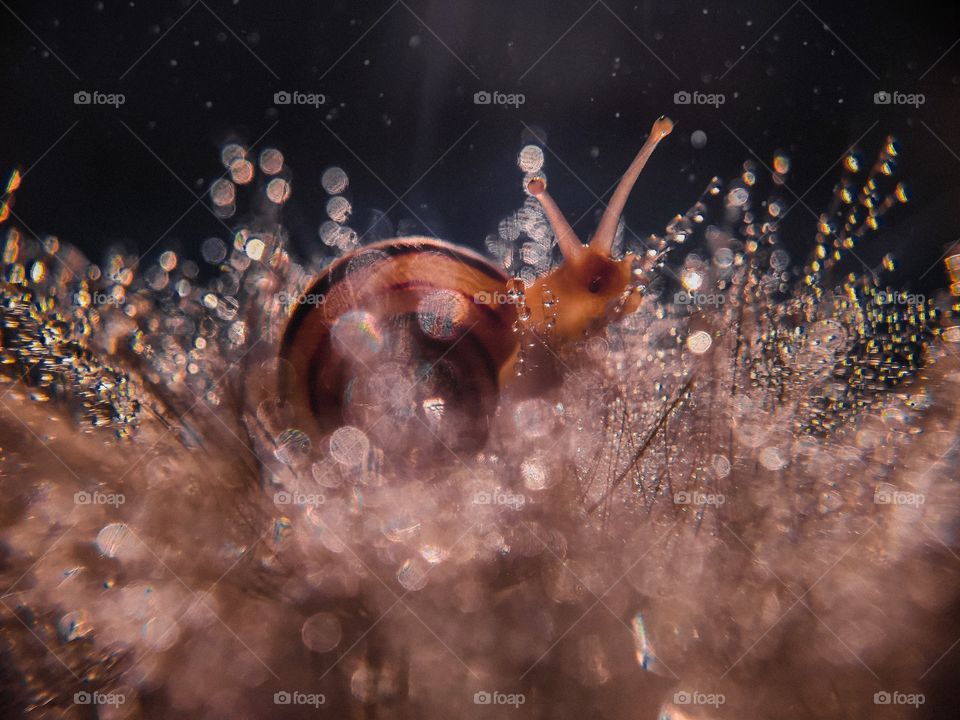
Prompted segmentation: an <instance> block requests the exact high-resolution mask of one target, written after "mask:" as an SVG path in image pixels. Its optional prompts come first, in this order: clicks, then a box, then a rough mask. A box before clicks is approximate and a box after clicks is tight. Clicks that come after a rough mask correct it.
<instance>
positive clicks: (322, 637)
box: [300, 612, 343, 653]
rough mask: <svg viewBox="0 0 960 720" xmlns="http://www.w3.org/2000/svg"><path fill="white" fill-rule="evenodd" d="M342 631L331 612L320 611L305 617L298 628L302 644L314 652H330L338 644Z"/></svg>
mask: <svg viewBox="0 0 960 720" xmlns="http://www.w3.org/2000/svg"><path fill="white" fill-rule="evenodd" d="M342 634H343V631H342V630H341V628H340V621H339V620H338V619H337V617H336V616H335V615H334V614H333V613H327V612H321V613H317V614H316V615H313V616H311V617H309V618H307V620H306V622H304V623H303V628H302V629H301V630H300V637H301V638H302V639H303V644H304V645H306V646H307V647H308V648H310V649H311V650H313V651H314V652H319V653H324V652H330V651H331V650H333V649H334V648H335V647H336V646H337V645H339V644H340V638H341V637H342Z"/></svg>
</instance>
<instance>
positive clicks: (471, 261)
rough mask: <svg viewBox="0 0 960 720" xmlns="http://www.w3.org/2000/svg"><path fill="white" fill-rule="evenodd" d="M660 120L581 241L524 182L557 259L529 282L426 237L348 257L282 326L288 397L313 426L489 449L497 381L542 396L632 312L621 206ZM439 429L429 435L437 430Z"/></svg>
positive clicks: (663, 123) (535, 186)
mask: <svg viewBox="0 0 960 720" xmlns="http://www.w3.org/2000/svg"><path fill="white" fill-rule="evenodd" d="M672 127H673V125H672V123H671V122H670V120H668V119H666V118H660V119H658V120H657V121H656V122H655V123H654V125H653V129H652V130H651V133H650V136H649V137H648V139H647V141H646V142H645V143H644V145H643V147H642V148H641V150H640V152H639V153H638V154H637V156H636V158H635V159H634V161H633V162H632V163H631V165H630V167H629V168H628V170H627V172H626V173H625V174H624V176H623V178H622V179H621V181H620V184H619V186H618V187H617V189H616V191H615V192H614V194H613V197H612V198H611V201H610V204H609V205H608V207H607V209H606V210H605V212H604V214H603V217H602V218H601V220H600V224H599V226H598V228H597V232H596V233H595V235H594V237H593V238H592V240H591V242H590V244H589V245H585V244H583V243H582V242H581V241H580V240H579V239H578V238H577V236H576V235H575V233H574V231H573V229H572V228H571V227H570V225H569V223H568V222H567V221H566V219H565V218H564V216H563V213H562V212H561V211H560V210H559V208H558V207H557V205H556V203H555V202H554V201H553V199H552V198H551V197H550V195H549V194H548V193H547V189H546V181H545V180H544V179H543V178H540V177H534V178H532V179H530V180H529V181H528V183H527V190H528V191H529V192H530V194H531V195H533V196H534V197H536V198H537V200H538V201H539V202H540V204H541V206H542V207H543V209H544V212H545V214H546V216H547V219H548V220H549V221H550V224H551V226H552V227H553V230H554V233H555V235H556V238H557V244H558V246H559V248H560V251H561V253H562V255H563V261H562V262H561V263H560V264H559V266H557V267H556V268H555V269H553V270H552V271H551V272H549V273H547V274H545V275H544V276H542V277H540V278H538V279H537V280H536V281H534V282H533V283H531V285H530V286H529V287H527V288H525V289H520V283H519V281H515V280H512V279H510V278H508V277H507V276H506V275H505V274H504V273H503V271H501V270H500V269H499V268H497V267H495V266H494V265H493V264H492V263H490V262H489V261H488V260H486V259H485V258H483V257H482V256H481V255H479V254H477V253H475V252H473V251H472V250H468V249H466V248H462V247H458V246H456V245H453V244H451V243H448V242H444V241H441V240H435V239H431V238H425V237H407V238H395V239H390V240H384V241H381V242H378V243H375V244H372V245H368V246H365V247H363V248H361V249H359V250H356V251H354V252H352V253H349V254H347V255H345V256H344V257H342V258H340V259H339V260H337V261H336V262H334V263H333V264H332V265H331V266H330V267H329V268H327V270H325V271H324V272H323V273H322V274H321V275H320V276H319V277H318V278H317V279H316V280H315V281H314V282H313V284H312V285H311V286H310V288H309V290H307V292H306V297H312V298H320V299H321V302H318V303H316V304H301V305H300V306H298V308H297V309H296V311H295V312H294V313H293V315H292V316H291V318H290V319H289V321H288V324H287V327H286V330H285V332H284V337H283V341H282V344H281V350H280V355H281V357H282V359H283V360H285V361H286V362H287V363H288V365H287V368H288V372H287V373H286V374H285V377H284V379H283V380H282V387H281V396H282V398H283V399H284V400H289V401H291V403H292V405H293V407H294V408H295V412H296V413H297V420H298V422H299V423H300V425H301V426H302V427H306V428H310V429H311V430H312V431H313V432H314V433H315V434H320V435H323V434H325V433H329V432H331V431H332V430H334V429H336V428H337V427H339V426H342V425H345V424H349V425H354V426H357V427H360V428H361V429H363V430H364V432H366V433H367V434H368V435H371V440H373V441H374V442H375V443H377V445H378V446H380V447H383V448H384V449H391V448H395V449H398V450H399V449H405V448H410V447H414V446H422V445H423V439H424V437H425V438H426V440H427V443H428V444H429V445H431V446H434V447H436V446H438V445H439V446H441V447H445V448H446V449H447V450H449V451H451V452H454V453H457V452H461V451H475V450H477V449H479V448H480V447H482V445H483V443H484V442H485V440H486V437H487V434H488V424H489V421H490V418H491V417H492V415H493V413H494V412H495V410H496V407H497V404H498V401H499V396H500V391H501V388H504V389H507V390H510V391H514V392H522V393H527V394H529V393H536V392H537V389H538V388H542V387H544V386H545V385H548V384H549V383H550V382H551V378H552V377H554V376H555V375H556V368H555V364H554V363H553V359H554V358H556V357H557V352H558V351H559V350H561V349H562V347H563V346H564V345H566V344H568V343H570V342H573V341H576V340H579V339H583V338H584V337H587V336H589V335H591V334H593V333H596V332H598V331H602V329H603V328H604V327H605V326H606V324H607V323H609V322H610V321H612V320H614V319H616V318H617V317H619V316H622V315H623V314H625V313H628V312H631V311H632V310H633V309H635V308H636V306H637V303H638V301H639V295H638V293H637V292H636V291H635V290H636V287H635V283H634V282H633V277H634V273H635V271H637V269H638V268H640V269H641V270H642V269H643V263H642V260H641V259H639V258H637V257H635V256H634V255H632V254H629V253H628V254H626V255H625V256H624V257H622V258H613V257H612V256H611V253H612V249H613V242H614V237H615V234H616V230H617V224H618V223H619V218H620V214H621V212H622V210H623V206H624V204H625V203H626V199H627V197H628V195H629V193H630V190H631V189H632V187H633V184H634V183H635V182H636V179H637V177H638V176H639V174H640V171H641V170H642V169H643V166H644V165H645V164H646V161H647V159H648V158H649V157H650V155H651V154H652V152H653V149H654V147H655V146H656V144H657V143H658V142H659V141H660V140H661V139H662V138H663V137H665V136H666V135H667V134H669V132H670V131H671V129H672ZM431 436H432V437H431Z"/></svg>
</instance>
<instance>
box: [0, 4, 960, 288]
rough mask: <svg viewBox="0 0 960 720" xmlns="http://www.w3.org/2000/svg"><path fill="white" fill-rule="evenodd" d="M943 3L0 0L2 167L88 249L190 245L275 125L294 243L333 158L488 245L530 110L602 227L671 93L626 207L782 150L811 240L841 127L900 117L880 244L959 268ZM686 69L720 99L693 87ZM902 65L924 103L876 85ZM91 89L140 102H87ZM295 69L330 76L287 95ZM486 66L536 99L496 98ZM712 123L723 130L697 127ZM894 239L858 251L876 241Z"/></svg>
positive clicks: (958, 152)
mask: <svg viewBox="0 0 960 720" xmlns="http://www.w3.org/2000/svg"><path fill="white" fill-rule="evenodd" d="M950 5H952V7H947V4H940V3H929V4H924V3H911V4H910V5H909V6H908V5H904V4H903V3H902V2H901V3H884V2H845V3H835V2H824V1H822V0H801V1H797V2H794V1H793V0H778V1H776V2H739V3H731V2H722V3H721V2H698V3H687V2H652V1H647V2H640V3H633V2H619V1H617V0H603V1H602V2H593V3H592V2H591V1H590V0H582V1H577V2H574V1H572V0H571V1H568V2H548V1H546V0H542V1H541V0H531V1H524V2H516V1H502V2H501V1H500V0H485V1H482V2H467V1H465V0H464V1H459V2H455V1H452V0H434V1H424V0H403V2H396V3H391V2H389V1H388V2H358V1H356V0H354V1H351V2H346V1H332V2H313V1H310V2H269V3H268V2H260V3H254V2H252V1H251V0H199V1H197V2H194V1H193V0H162V1H158V2H147V1H146V0H138V1H137V2H111V1H110V0H103V1H102V2H97V1H96V0H79V1H78V0H70V2H14V1H13V0H2V2H0V28H2V35H0V53H2V57H3V63H2V70H0V87H2V91H3V93H2V97H3V106H4V107H3V112H2V113H0V169H2V170H3V172H4V173H5V172H6V171H7V170H8V169H9V168H11V167H19V168H20V169H21V170H23V171H27V174H26V177H25V179H24V183H23V187H22V189H21V190H20V192H19V193H18V195H17V203H16V205H15V206H14V212H15V214H16V221H18V222H19V223H20V224H21V225H22V226H25V227H27V228H28V229H29V230H30V231H32V232H34V233H39V234H46V233H53V234H56V235H58V236H60V237H61V238H62V239H63V240H66V241H69V242H72V243H74V244H76V245H78V246H80V247H81V248H82V249H83V250H84V251H85V252H87V253H88V254H89V255H90V256H91V257H92V258H93V259H99V258H100V257H101V256H102V253H103V250H104V248H105V247H106V246H107V245H108V244H109V243H112V242H115V241H122V242H123V243H125V244H126V245H127V246H128V247H130V248H131V249H137V250H139V251H141V252H143V251H147V250H148V248H150V251H149V253H148V254H149V255H155V254H156V253H157V252H159V251H160V250H161V249H162V248H165V247H169V246H173V247H179V248H180V249H182V250H183V251H184V252H185V253H186V254H187V255H189V256H194V257H198V256H199V243H200V242H201V241H202V239H203V238H205V237H208V236H210V235H219V236H221V237H225V235H226V228H225V227H224V225H223V224H222V223H220V222H219V221H218V220H217V219H216V218H214V217H213V216H212V214H211V213H210V211H209V209H208V208H209V204H210V203H209V199H208V198H206V197H204V198H203V199H202V200H201V202H197V197H196V195H202V194H203V193H204V192H205V191H206V190H207V189H209V186H210V183H211V182H212V180H214V179H215V178H216V177H218V176H219V175H221V174H222V173H223V166H222V165H221V164H220V162H219V149H220V147H221V146H222V145H223V143H224V142H225V141H227V140H228V139H240V140H243V141H246V142H253V141H256V140H257V139H258V138H261V136H263V137H262V139H260V140H259V143H258V144H257V145H256V146H255V150H256V151H259V150H261V149H263V148H265V147H277V148H279V149H280V150H282V151H283V153H284V155H285V157H286V159H287V163H288V165H289V166H290V167H291V168H292V173H293V174H292V178H293V192H294V194H293V197H292V199H291V202H290V203H289V205H288V206H287V209H286V210H285V217H284V219H285V222H286V223H287V224H288V226H289V227H290V229H291V232H292V235H293V238H294V241H295V243H296V245H298V246H299V247H300V248H306V247H309V246H310V245H311V244H316V243H318V242H319V241H318V239H317V232H316V231H317V227H318V225H319V223H320V222H321V221H322V220H324V219H325V216H324V210H323V208H324V203H325V201H326V197H327V196H326V194H325V193H324V192H323V189H322V187H321V185H320V176H321V173H322V171H323V170H324V169H325V168H326V167H329V166H330V165H339V166H341V167H343V168H344V169H345V170H346V171H347V172H348V174H349V176H350V181H351V184H350V188H349V190H348V195H349V197H350V198H351V199H352V201H353V203H354V208H355V210H356V211H357V212H356V215H355V222H354V223H353V225H354V226H355V227H356V228H357V229H358V230H359V231H361V232H362V231H363V230H364V229H365V225H366V223H367V222H368V221H369V213H370V211H371V210H373V209H379V210H388V209H389V212H388V216H389V218H390V220H391V222H392V223H393V225H394V227H396V226H397V224H398V223H401V222H404V227H405V228H406V229H407V230H414V229H415V230H419V231H422V232H425V233H426V234H437V235H440V236H442V237H444V238H446V239H449V240H453V241H455V242H459V243H463V244H468V245H471V246H473V247H481V246H482V241H483V238H484V236H485V235H486V234H487V233H490V232H495V231H496V226H497V222H498V221H499V220H500V219H501V218H502V217H503V216H505V215H506V214H507V213H509V212H510V211H512V210H515V209H516V208H517V207H518V206H519V205H520V203H521V202H522V200H523V196H522V194H521V190H520V182H519V181H520V173H519V171H518V169H517V167H516V163H515V157H516V153H517V151H518V150H519V149H520V148H521V147H522V146H523V144H524V142H525V139H524V137H523V132H524V123H526V124H527V125H529V126H531V127H533V126H536V127H539V128H541V129H542V130H543V131H544V132H545V134H546V136H547V139H548V148H549V151H548V157H547V164H546V170H547V172H548V174H549V176H550V180H551V191H552V193H553V194H554V197H555V198H556V199H557V201H558V202H559V204H560V205H561V207H562V208H563V209H564V211H565V212H566V214H567V215H568V216H569V217H570V219H571V220H576V219H577V218H581V216H584V214H586V217H584V218H583V219H582V220H580V221H579V222H578V223H577V224H576V229H577V230H578V231H579V232H580V234H581V235H582V236H586V235H588V234H589V233H590V232H591V231H592V229H593V226H594V223H595V217H594V213H593V212H590V213H588V211H590V210H591V209H593V210H594V211H596V210H597V208H598V206H596V205H595V202H596V195H603V194H604V193H605V192H606V191H607V190H608V189H609V188H610V186H611V184H612V183H613V182H615V180H616V179H617V178H618V177H619V174H620V173H621V172H622V171H623V169H624V168H625V166H626V164H627V163H628V161H629V160H630V158H631V157H632V155H633V153H634V152H635V151H636V149H637V147H638V145H639V143H640V142H641V141H642V139H643V137H644V136H645V134H646V132H647V131H648V129H649V126H650V123H651V121H652V120H653V119H654V118H655V117H656V116H657V115H660V114H662V113H666V114H668V115H670V116H671V117H672V118H674V119H675V120H676V121H677V122H678V127H677V130H676V131H675V133H674V135H673V136H672V137H671V138H670V139H669V140H668V141H667V142H665V143H664V146H663V147H662V149H661V150H660V151H658V154H657V156H656V157H655V159H654V160H653V161H652V163H651V166H650V167H649V170H648V175H647V176H646V177H645V178H644V179H643V180H641V182H640V185H639V187H638V191H637V193H636V195H635V196H634V197H633V198H632V200H631V202H630V203H629V205H628V207H627V212H626V215H627V218H628V221H629V223H630V225H631V228H632V229H633V230H635V231H636V232H638V233H640V234H641V235H643V234H646V233H649V232H654V231H660V230H662V229H663V226H664V224H665V223H666V222H667V221H668V220H669V218H670V217H671V216H672V215H673V214H675V213H676V212H678V211H679V212H682V211H684V210H685V209H686V208H687V207H688V206H689V205H690V204H691V203H692V202H693V201H694V200H696V198H697V196H698V195H699V193H700V192H701V191H702V189H703V187H704V186H705V185H706V183H707V182H708V181H709V179H710V177H711V176H713V175H715V174H716V175H719V176H721V177H723V178H730V177H732V176H734V175H736V174H737V173H738V172H739V168H740V165H741V163H742V162H743V160H745V159H749V158H751V157H752V153H756V155H757V156H759V158H761V159H762V160H763V161H764V162H765V163H767V164H770V162H771V158H772V155H773V152H774V151H775V150H777V149H783V150H785V151H786V152H787V153H788V154H789V155H790V156H791V158H792V162H793V169H792V174H791V177H790V178H789V179H788V188H789V191H788V190H784V191H783V193H782V194H783V196H784V198H785V199H786V200H787V201H788V204H792V203H793V202H794V201H795V196H794V195H791V193H790V191H793V193H795V195H799V196H802V197H803V202H804V203H805V204H806V205H807V206H809V208H810V210H808V209H807V208H805V207H803V206H802V205H801V206H798V207H797V208H796V209H795V210H792V211H791V212H790V215H789V218H788V220H787V221H786V223H785V229H786V234H787V235H789V236H791V237H792V238H794V241H795V242H802V243H808V242H809V241H811V240H812V238H813V232H814V228H815V218H814V216H813V213H812V212H811V211H817V212H819V211H820V210H822V209H824V208H825V207H826V205H827V203H828V201H829V198H830V193H831V189H832V186H833V183H834V182H835V180H836V179H837V178H838V177H839V174H840V166H839V164H838V161H839V160H840V158H841V156H842V155H843V153H844V151H845V150H846V148H847V147H848V146H849V145H850V144H851V143H852V142H854V141H855V140H857V139H858V138H861V136H863V137H862V140H861V141H860V147H861V148H862V150H863V155H864V158H865V159H867V160H869V161H872V159H873V157H874V156H875V153H876V151H877V150H878V149H879V148H880V147H881V145H882V143H883V140H884V138H885V136H886V135H887V134H888V133H893V134H895V135H896V136H897V137H898V138H899V140H900V142H901V145H902V151H903V153H902V162H901V163H900V167H899V170H898V172H899V174H900V176H901V177H902V178H903V179H905V180H906V181H907V182H908V183H909V184H910V186H911V187H912V188H913V198H914V199H913V201H912V202H911V203H910V204H909V205H907V206H906V207H904V208H898V209H897V211H896V213H895V214H894V215H893V216H892V217H891V218H890V223H889V226H888V227H887V228H886V229H885V232H884V233H883V234H882V236H881V237H882V243H881V244H878V245H877V248H880V250H883V251H886V250H893V251H894V252H896V253H897V254H898V255H899V257H900V258H901V260H902V261H903V263H904V265H903V270H902V274H901V278H900V280H901V282H903V283H905V284H911V282H912V283H913V284H915V285H916V284H917V283H919V284H921V285H924V284H930V283H933V285H942V283H943V282H944V277H943V274H942V272H941V271H940V269H939V265H938V264H937V260H938V258H939V257H940V255H941V252H942V250H943V247H944V245H945V243H947V242H950V241H953V240H956V239H957V237H958V234H960V233H958V232H957V229H956V208H957V205H958V201H960V192H958V186H960V157H958V156H960V127H958V125H957V124H956V122H955V120H954V118H955V117H956V110H957V109H958V102H957V97H958V90H960V45H958V46H955V45H954V43H956V42H957V40H958V39H960V9H958V7H957V4H956V3H952V4H950ZM825 25H826V27H825ZM828 28H829V29H828ZM684 89H685V90H690V91H693V90H700V91H703V92H722V93H724V94H725V95H726V103H725V104H724V105H723V106H722V107H720V108H719V109H714V108H712V107H696V106H690V105H688V106H677V105H675V104H674V102H673V95H674V93H675V92H677V91H678V90H684ZM884 89H886V90H888V91H893V90H899V91H901V92H912V93H923V94H924V95H925V96H926V102H925V104H924V105H922V106H921V107H920V108H919V109H915V108H913V107H906V106H899V107H897V106H880V105H876V104H874V102H873V94H874V93H875V92H877V91H878V90H884ZM78 90H90V91H92V90H99V91H101V92H107V93H111V92H113V93H117V92H119V93H123V94H124V95H125V97H126V102H125V104H124V105H123V106H121V107H120V108H119V109H114V108H112V107H94V106H78V105H75V104H74V103H73V95H74V93H75V92H76V91H78ZM280 90H289V91H293V90H299V91H301V92H314V93H323V94H324V95H325V96H326V99H327V101H326V104H325V105H324V106H323V107H321V108H320V109H313V108H311V107H308V106H283V107H279V108H278V107H276V106H275V105H274V104H273V95H274V93H275V92H277V91H280ZM479 90H499V91H501V92H519V93H523V94H524V95H525V97H526V102H525V103H524V104H523V105H522V107H520V108H519V109H515V108H509V107H502V106H478V105H475V104H474V103H473V94H474V93H475V92H477V91H479ZM124 123H125V124H126V126H125V125H124ZM474 123H476V125H474ZM874 123H875V124H874ZM471 127H472V129H471ZM694 130H702V131H703V132H705V133H706V136H707V144H706V146H705V147H703V148H702V149H695V148H693V147H691V145H690V142H689V138H690V133H691V132H693V131H694ZM264 133H266V135H264ZM464 133H466V135H464ZM864 133H866V134H865V135H864ZM461 136H463V137H462V139H461V140H460V141H459V142H457V140H458V138H461ZM451 146H452V147H451ZM591 150H592V151H593V155H596V157H593V156H592V154H591ZM551 153H555V155H552V154H551ZM440 158H442V160H440V162H437V161H438V159H440ZM435 163H437V164H436V165H434V164H435ZM431 166H433V167H432V169H431ZM428 170H429V172H428V173H427V171H428ZM424 173H427V174H426V175H425V176H424V177H423V179H422V180H421V181H420V182H419V183H418V184H417V185H416V186H415V187H414V188H413V189H412V190H411V191H410V192H409V194H406V195H405V194H404V193H406V192H407V190H408V189H409V188H410V186H411V185H412V184H413V183H414V182H415V181H416V180H417V179H418V178H420V177H421V176H422V175H423V174H424ZM397 196H402V203H400V204H396V199H397ZM191 208H192V209H191ZM241 209H242V205H241ZM414 216H416V217H414ZM178 218H179V219H178ZM417 218H419V219H417ZM421 221H422V222H423V223H425V224H426V226H427V227H423V225H421V224H420V223H421ZM881 245H882V247H881ZM877 248H867V249H864V250H863V251H862V253H863V256H864V257H865V259H867V261H868V262H869V263H871V264H873V262H875V261H876V259H877V258H878V257H879V255H880V254H882V252H880V251H879V250H877ZM875 250H877V251H876V252H874V251H875ZM931 265H932V266H934V268H935V269H934V271H933V272H931V273H928V274H926V275H924V279H923V280H922V281H921V280H920V277H921V275H923V274H924V273H925V272H926V271H927V269H928V268H929V267H930V266H931Z"/></svg>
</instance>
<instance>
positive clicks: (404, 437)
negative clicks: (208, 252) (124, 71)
mask: <svg viewBox="0 0 960 720" xmlns="http://www.w3.org/2000/svg"><path fill="white" fill-rule="evenodd" d="M507 282H508V278H507V277H506V276H505V275H504V274H503V273H502V272H501V271H500V270H498V269H497V268H496V267H495V266H493V265H492V264H491V263H490V262H488V261H487V260H485V259H484V258H483V257H481V256H480V255H478V254H477V253H475V252H472V251H471V250H467V249H464V248H460V247H456V246H454V245H451V244H449V243H446V242H442V241H439V240H433V239H430V238H423V237H411V238H404V239H393V240H386V241H383V242H379V243H376V244H373V245H369V246H367V247H365V248H363V249H361V250H358V251H356V252H353V253H351V254H349V255H346V256H345V257H343V258H341V259H340V260H338V261H337V262H335V263H334V264H333V265H331V266H330V268H329V269H328V270H327V271H326V272H324V273H323V274H322V275H321V276H320V277H319V278H318V279H317V280H316V281H315V282H314V283H313V285H312V286H311V288H310V289H309V290H308V291H307V293H306V297H315V298H322V302H319V303H317V304H316V305H307V304H304V305H300V306H299V307H298V309H297V311H296V312H295V313H294V314H293V316H292V317H291V318H290V321H289V323H288V325H287V329H286V333H285V335H284V339H283V345H282V349H281V355H282V356H283V357H284V358H285V359H286V360H287V361H288V362H289V363H290V365H291V366H292V371H293V378H292V380H293V386H292V387H289V388H288V392H290V391H292V392H293V393H294V394H295V395H296V397H297V399H298V400H299V402H298V403H295V406H297V407H298V408H299V409H300V410H307V411H308V417H306V418H298V420H301V421H302V422H307V423H310V424H312V425H313V426H314V429H315V430H316V431H319V432H320V433H326V432H329V431H331V430H333V429H335V428H336V427H338V426H340V425H343V424H344V423H347V424H351V425H355V426H357V427H360V428H363V429H364V430H365V431H366V432H367V433H368V434H372V435H373V438H372V439H374V441H375V442H376V443H377V444H378V445H380V446H381V447H387V448H391V447H398V448H399V447H409V446H411V445H419V446H422V445H423V444H424V436H426V438H427V440H428V443H427V444H428V445H438V444H439V445H441V446H443V445H445V446H447V447H448V448H449V449H450V450H451V451H453V452H466V451H472V450H475V449H477V448H478V447H480V446H481V445H482V444H483V441H484V440H485V439H486V436H487V423H488V418H489V417H490V416H491V415H492V414H493V411H494V410H495V408H496V403H497V397H498V389H499V383H498V375H499V372H500V368H501V367H503V365H504V364H505V363H506V362H507V361H508V360H509V358H510V357H511V356H512V355H513V354H514V353H515V350H516V345H517V339H516V336H515V334H514V332H513V330H512V325H513V323H514V321H515V319H516V310H515V308H514V307H513V306H512V305H509V304H506V303H499V304H495V303H485V302H478V299H486V298H500V297H504V294H505V293H506V288H507ZM304 401H305V402H304ZM431 436H432V437H431Z"/></svg>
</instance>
